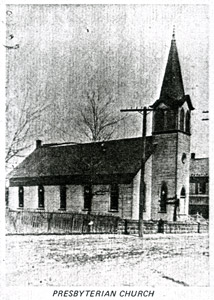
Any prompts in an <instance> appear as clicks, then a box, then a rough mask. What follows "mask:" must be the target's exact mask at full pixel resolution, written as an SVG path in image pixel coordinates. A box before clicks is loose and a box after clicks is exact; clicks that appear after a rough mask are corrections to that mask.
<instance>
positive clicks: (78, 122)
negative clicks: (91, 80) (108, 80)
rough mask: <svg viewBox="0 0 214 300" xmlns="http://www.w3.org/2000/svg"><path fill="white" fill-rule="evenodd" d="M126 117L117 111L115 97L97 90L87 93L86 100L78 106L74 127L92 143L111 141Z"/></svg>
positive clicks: (103, 90) (100, 89) (104, 91)
mask: <svg viewBox="0 0 214 300" xmlns="http://www.w3.org/2000/svg"><path fill="white" fill-rule="evenodd" d="M126 117H127V116H126V115H121V114H120V111H119V109H118V108H117V110H116V109H115V101H114V98H113V96H112V95H110V94H108V93H107V92H106V90H105V89H102V88H97V89H96V90H93V91H92V92H89V91H87V92H86V93H85V97H84V100H83V101H82V102H81V103H79V104H78V105H77V107H76V115H75V119H74V126H75V128H76V130H77V131H78V132H79V133H80V134H81V135H82V136H84V137H85V138H87V139H88V140H90V141H93V142H95V141H103V140H109V139H111V138H112V137H113V136H114V134H115V132H116V130H117V128H118V126H119V124H120V122H121V121H122V120H124V119H125V118H126Z"/></svg>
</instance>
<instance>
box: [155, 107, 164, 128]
mask: <svg viewBox="0 0 214 300" xmlns="http://www.w3.org/2000/svg"><path fill="white" fill-rule="evenodd" d="M154 130H155V131H162V130H164V111H163V110H162V109H157V111H156V112H155V128H154Z"/></svg>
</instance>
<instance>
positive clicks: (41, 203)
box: [38, 185, 45, 208]
mask: <svg viewBox="0 0 214 300" xmlns="http://www.w3.org/2000/svg"><path fill="white" fill-rule="evenodd" d="M38 198H39V208H44V206H45V197H44V187H43V185H40V186H39V187H38Z"/></svg>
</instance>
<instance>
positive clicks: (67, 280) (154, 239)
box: [6, 234, 209, 287]
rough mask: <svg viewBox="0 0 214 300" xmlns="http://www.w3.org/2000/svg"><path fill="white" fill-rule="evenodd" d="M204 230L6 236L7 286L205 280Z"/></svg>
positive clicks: (197, 282) (158, 283)
mask: <svg viewBox="0 0 214 300" xmlns="http://www.w3.org/2000/svg"><path fill="white" fill-rule="evenodd" d="M208 247H209V243H208V235H207V234H176V235H171V234H156V235H155V234H153V235H144V237H143V238H139V237H137V236H131V235H25V236H21V235H14V236H7V237H6V285H7V286H59V285H60V286H71V285H73V286H174V287H175V286H178V287H179V286H180V287H181V286H209V249H208Z"/></svg>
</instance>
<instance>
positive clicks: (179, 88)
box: [151, 29, 194, 110]
mask: <svg viewBox="0 0 214 300" xmlns="http://www.w3.org/2000/svg"><path fill="white" fill-rule="evenodd" d="M184 102H187V105H188V107H189V109H190V110H193V109H194V107H193V105H192V102H191V99H190V96H189V95H185V93H184V86H183V80H182V74H181V67H180V62H179V57H178V50H177V46H176V40H175V29H173V34H172V40H171V47H170V50H169V56H168V60H167V64H166V69H165V74H164V78H163V83H162V87H161V92H160V98H159V99H158V100H156V101H155V103H153V105H151V107H152V108H156V107H157V106H159V104H160V103H164V104H165V105H167V106H169V107H171V108H172V109H176V108H177V107H181V106H182V105H183V104H184Z"/></svg>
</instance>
